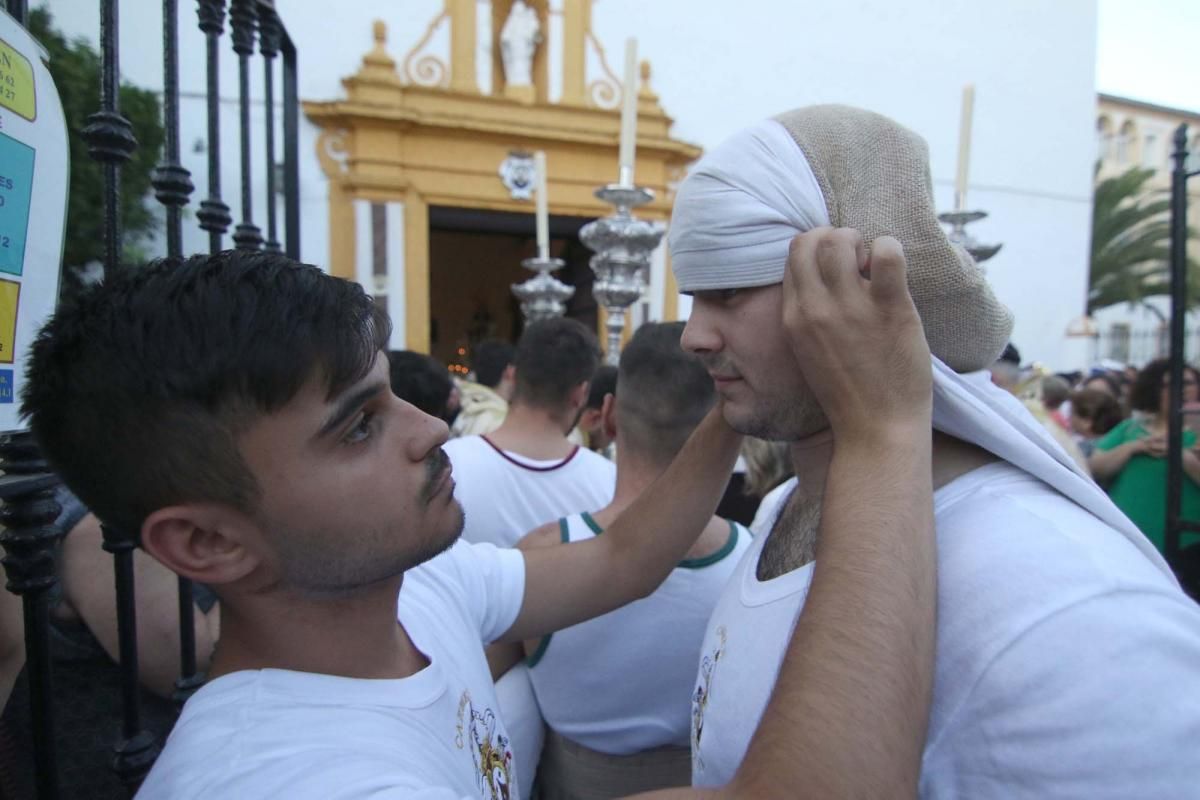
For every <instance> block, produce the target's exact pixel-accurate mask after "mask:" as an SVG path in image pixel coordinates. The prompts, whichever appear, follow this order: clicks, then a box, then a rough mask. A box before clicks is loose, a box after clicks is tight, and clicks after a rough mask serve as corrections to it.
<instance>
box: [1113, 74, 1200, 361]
mask: <svg viewBox="0 0 1200 800" xmlns="http://www.w3.org/2000/svg"><path fill="white" fill-rule="evenodd" d="M1180 125H1187V126H1188V137H1187V145H1188V150H1189V153H1190V156H1189V168H1190V169H1192V170H1195V169H1200V112H1197V111H1189V110H1186V109H1179V108H1169V107H1166V106H1159V105H1154V104H1151V103H1143V102H1141V101H1139V100H1132V99H1129V98H1125V97H1116V96H1113V95H1107V94H1101V95H1099V97H1098V102H1097V109H1096V150H1095V153H1096V160H1097V163H1098V164H1099V169H1098V171H1097V179H1098V180H1101V179H1104V178H1108V177H1111V176H1114V175H1119V174H1121V173H1123V172H1125V171H1127V170H1129V169H1131V168H1133V167H1139V168H1142V169H1152V170H1154V175H1153V176H1152V177H1151V178H1150V180H1149V181H1147V184H1146V190H1147V193H1149V194H1150V195H1152V196H1154V197H1162V198H1167V197H1169V196H1170V191H1171V170H1172V168H1173V166H1174V161H1173V160H1172V153H1174V151H1175V142H1174V139H1175V131H1176V130H1177V129H1178V128H1179V126H1180ZM1188 224H1189V225H1190V226H1191V227H1192V228H1195V229H1200V183H1197V181H1196V180H1195V179H1193V180H1192V181H1191V182H1190V184H1189V187H1188ZM1196 248H1197V245H1196V244H1195V243H1194V242H1193V243H1192V244H1191V247H1190V249H1191V252H1192V256H1193V258H1200V252H1197V249H1196ZM1170 313H1171V304H1170V298H1168V297H1167V296H1165V295H1163V296H1155V297H1149V298H1146V301H1145V304H1144V305H1143V306H1138V307H1130V306H1128V305H1126V304H1121V305H1117V306H1109V307H1108V308H1104V309H1100V310H1098V311H1096V312H1095V313H1094V314H1093V315H1092V330H1093V331H1094V333H1095V340H1094V342H1093V344H1092V353H1093V356H1094V358H1095V359H1096V360H1099V359H1107V360H1110V361H1118V362H1121V363H1129V364H1135V365H1138V366H1141V365H1143V364H1145V363H1146V362H1148V361H1151V360H1153V359H1155V358H1160V357H1164V356H1166V354H1167V350H1168V346H1169V343H1170V342H1169V334H1168V330H1167V325H1168V323H1167V321H1168V318H1169V316H1170ZM1198 323H1200V314H1198V313H1197V312H1192V313H1190V314H1189V315H1188V321H1187V330H1188V335H1187V337H1186V347H1187V350H1186V352H1187V355H1188V358H1190V359H1192V360H1193V361H1194V360H1196V359H1197V358H1198V357H1200V324H1198Z"/></svg>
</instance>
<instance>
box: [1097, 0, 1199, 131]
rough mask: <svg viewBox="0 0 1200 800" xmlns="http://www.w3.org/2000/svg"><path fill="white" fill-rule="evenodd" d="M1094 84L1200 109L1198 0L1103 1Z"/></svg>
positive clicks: (1108, 90)
mask: <svg viewBox="0 0 1200 800" xmlns="http://www.w3.org/2000/svg"><path fill="white" fill-rule="evenodd" d="M1098 27H1099V35H1098V42H1097V48H1096V88H1097V89H1098V90H1099V91H1101V92H1104V93H1105V94H1116V95H1121V96H1122V97H1131V98H1134V99H1137V100H1145V101H1148V102H1151V103H1159V104H1161V105H1166V106H1175V107H1177V108H1186V109H1190V110H1193V111H1197V112H1200V0H1099V26H1098Z"/></svg>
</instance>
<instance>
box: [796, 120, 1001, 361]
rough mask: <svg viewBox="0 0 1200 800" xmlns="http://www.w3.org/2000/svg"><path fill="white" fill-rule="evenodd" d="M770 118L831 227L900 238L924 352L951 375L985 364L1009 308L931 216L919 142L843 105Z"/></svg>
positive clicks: (997, 347) (869, 237)
mask: <svg viewBox="0 0 1200 800" xmlns="http://www.w3.org/2000/svg"><path fill="white" fill-rule="evenodd" d="M775 119H776V120H777V121H778V122H779V123H780V124H781V125H783V127H784V128H785V129H787V131H788V133H790V134H791V136H792V138H793V139H795V140H796V144H798V145H799V146H800V149H801V151H803V153H804V155H805V157H806V158H807V159H808V162H809V164H810V166H811V167H812V171H813V173H814V174H815V175H816V178H817V183H818V184H819V185H820V187H821V193H822V194H823V195H824V197H825V204H826V207H827V209H828V211H829V219H830V221H831V222H832V224H833V225H834V226H836V227H844V228H854V229H856V230H858V231H859V232H860V233H862V235H863V238H864V239H866V241H867V242H871V241H873V240H874V239H875V238H876V237H879V236H885V235H888V236H894V237H896V238H897V239H899V240H900V242H901V244H902V245H903V246H904V254H905V256H906V258H907V260H908V287H909V290H910V291H911V292H912V296H913V300H914V302H915V303H916V306H917V311H918V312H919V313H920V315H921V321H922V322H923V323H924V325H925V336H926V338H927V339H928V341H929V349H930V350H931V351H932V352H933V354H934V355H935V356H937V357H938V358H940V359H941V360H942V361H943V362H945V363H946V364H947V365H948V366H949V367H950V368H951V369H953V370H955V371H957V372H970V371H973V370H978V369H983V368H984V367H987V366H989V365H990V364H991V363H992V362H993V361H995V360H996V358H997V357H998V356H999V355H1000V352H1001V351H1002V350H1003V349H1004V345H1005V344H1006V343H1007V342H1008V338H1009V335H1010V334H1011V333H1012V325H1013V319H1012V314H1011V313H1010V312H1009V310H1008V309H1007V308H1005V307H1004V305H1003V304H1002V303H1001V302H1000V301H999V300H997V299H996V296H995V295H994V294H993V293H992V290H991V287H990V286H988V283H987V280H986V279H985V278H984V275H983V271H982V270H980V269H979V266H978V265H977V264H976V263H975V261H974V259H972V258H971V256H970V254H968V253H967V252H966V251H965V250H963V249H962V248H961V247H957V246H955V245H952V244H951V243H950V240H949V239H948V238H947V237H946V232H945V230H944V229H943V228H942V226H941V224H940V223H939V222H938V219H937V213H936V211H935V210H934V206H933V190H932V184H931V181H930V176H929V152H928V148H927V147H926V145H925V141H924V140H923V139H922V138H921V137H920V136H917V135H916V134H915V133H913V132H912V131H909V130H907V129H906V128H904V127H902V126H900V125H898V124H896V123H895V122H893V121H892V120H890V119H888V118H887V117H884V116H881V115H879V114H874V113H872V112H870V111H863V110H861V109H857V108H850V107H849V106H839V105H824V106H809V107H807V108H800V109H796V110H795V111H789V112H787V113H785V114H781V115H779V116H778V117H776V118H775Z"/></svg>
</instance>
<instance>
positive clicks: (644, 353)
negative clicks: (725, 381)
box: [617, 322, 717, 465]
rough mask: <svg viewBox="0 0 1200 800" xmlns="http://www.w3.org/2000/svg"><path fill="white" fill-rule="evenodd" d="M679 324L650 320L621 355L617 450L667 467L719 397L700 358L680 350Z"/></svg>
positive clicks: (681, 327)
mask: <svg viewBox="0 0 1200 800" xmlns="http://www.w3.org/2000/svg"><path fill="white" fill-rule="evenodd" d="M683 328H684V323H682V322H657V323H655V322H648V323H646V324H644V325H642V326H641V327H640V328H638V329H637V332H636V333H634V335H633V337H632V338H631V339H630V340H629V343H628V344H627V345H625V349H624V350H622V351H621V365H620V367H619V373H618V376H617V430H618V431H619V432H620V436H621V447H623V448H625V449H627V450H628V449H630V448H632V449H634V450H635V451H636V452H637V453H638V454H639V455H640V456H642V457H643V458H646V459H648V460H650V461H652V462H653V463H655V464H664V465H665V464H667V463H669V462H670V461H671V460H672V459H673V458H674V457H675V455H676V454H677V453H678V452H679V451H680V450H681V449H682V448H683V445H684V442H686V441H687V440H688V437H689V436H691V435H692V431H693V430H695V428H696V426H697V425H698V424H700V420H702V419H704V415H705V414H707V413H708V411H709V409H711V408H712V407H713V404H714V403H715V402H716V399H717V391H716V387H715V386H714V385H713V381H712V378H711V377H710V376H709V374H708V371H707V370H706V369H705V368H704V364H703V363H701V361H700V359H699V358H698V357H697V356H695V355H693V354H692V353H688V352H686V351H685V350H684V349H683V348H682V347H681V346H680V343H679V342H680V338H681V337H682V336H683Z"/></svg>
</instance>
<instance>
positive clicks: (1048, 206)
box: [49, 0, 1096, 368]
mask: <svg viewBox="0 0 1200 800" xmlns="http://www.w3.org/2000/svg"><path fill="white" fill-rule="evenodd" d="M95 5H96V4H95V3H94V2H91V0H52V2H50V3H49V6H50V8H51V10H52V11H53V12H54V13H55V15H56V17H57V18H58V22H59V24H60V25H62V26H63V27H64V28H66V29H67V31H68V33H70V34H72V35H85V36H88V37H89V38H92V39H94V38H95V31H96V30H97V27H98V15H97V11H96V9H95ZM278 7H279V10H280V13H281V16H282V18H283V19H284V20H285V21H286V24H287V27H288V29H289V31H290V32H291V35H292V38H293V40H294V41H295V42H296V45H297V48H298V50H299V52H300V94H301V97H302V98H304V99H310V100H324V99H331V98H335V97H338V96H340V95H341V79H342V78H343V77H345V76H347V75H350V74H352V73H353V72H354V71H355V70H356V69H357V68H358V65H359V63H360V59H361V56H362V55H363V54H364V53H365V52H366V51H367V50H368V49H369V47H370V46H371V43H372V39H371V22H372V20H374V19H375V18H377V17H378V18H382V19H383V20H385V21H386V22H387V23H388V27H389V45H388V47H389V51H390V53H391V55H392V56H393V57H394V58H395V59H396V60H397V61H399V60H401V59H402V58H403V56H404V54H405V52H406V51H407V50H408V48H409V47H410V46H411V45H412V44H414V43H415V42H416V41H417V39H418V38H419V37H420V36H421V34H422V33H423V31H424V29H425V26H426V24H427V23H428V22H429V21H430V20H431V19H432V18H433V17H434V16H435V15H436V14H437V13H438V11H439V10H440V8H441V3H440V2H438V0H405V1H404V2H403V3H400V2H392V3H386V4H384V3H379V2H377V0H342V2H339V3H338V4H337V5H336V7H335V8H332V9H331V8H330V7H327V6H320V7H318V5H316V4H313V3H311V2H307V1H306V0H279V2H278ZM160 8H161V6H160V4H159V3H157V2H154V0H126V1H125V2H124V3H123V4H122V9H121V10H122V72H123V74H124V75H125V76H126V77H127V78H128V79H130V80H133V81H135V82H137V83H140V84H142V85H148V86H161V62H160V58H161V53H160V50H159V45H158V42H159V41H160V38H159V37H160V34H159V30H160V28H159V26H160V25H161V12H160ZM180 20H181V23H180V24H181V29H182V31H183V35H182V42H181V47H182V50H181V61H182V64H183V73H184V78H183V81H182V86H183V89H184V91H189V92H197V93H198V92H200V91H202V90H203V85H204V84H203V82H204V62H203V39H202V37H201V36H200V34H199V32H198V31H197V30H196V27H195V10H194V5H193V4H192V3H181V9H180ZM593 21H594V26H595V30H596V33H597V36H598V37H599V38H600V40H601V41H602V42H604V43H605V46H606V48H607V50H608V51H609V53H610V63H613V57H614V56H619V53H620V51H621V46H622V45H621V43H622V42H623V40H624V39H625V37H626V36H629V35H636V36H637V37H638V39H639V52H640V53H641V55H642V57H643V58H648V59H650V60H651V62H652V64H653V67H654V71H653V84H654V87H655V90H656V91H657V92H658V93H659V94H660V96H661V98H662V102H663V105H664V107H665V108H666V110H667V113H668V114H670V115H672V116H673V117H675V119H676V128H675V132H676V135H677V136H680V137H682V138H685V139H688V140H691V141H694V142H696V143H698V144H700V145H702V146H704V147H706V148H711V147H713V146H714V145H716V144H718V143H719V142H720V141H721V140H723V139H724V138H725V137H727V136H729V135H730V134H732V133H734V132H735V131H737V130H738V129H740V128H741V127H743V126H745V125H748V124H750V123H752V122H754V121H756V120H758V119H761V118H762V117H765V116H770V115H772V114H775V113H779V112H781V111H785V110H787V109H789V108H794V107H796V106H800V105H806V104H811V103H820V102H842V103H849V104H853V105H859V106H863V107H866V108H870V109H872V110H875V111H879V112H882V113H884V114H887V115H889V116H892V117H894V118H895V119H897V120H898V121H900V122H902V123H904V124H905V125H908V126H909V127H911V128H913V129H914V130H916V131H917V132H919V133H920V134H921V135H923V136H924V137H925V138H926V139H927V140H928V142H929V145H930V152H931V156H932V167H933V177H934V186H935V191H936V194H937V199H938V202H939V205H940V207H942V208H949V207H950V205H951V200H952V191H953V186H952V184H953V176H954V169H955V158H956V152H957V135H958V118H959V103H960V100H961V90H962V85H963V84H964V83H966V82H973V83H975V84H976V106H975V125H974V131H975V135H974V141H973V146H972V158H971V181H970V183H971V188H970V195H969V205H970V206H971V207H972V208H981V209H984V210H986V211H988V212H989V213H990V214H991V216H990V217H989V219H987V220H984V221H983V222H980V223H976V224H975V225H974V226H972V232H973V233H974V234H975V235H976V238H978V239H981V240H983V241H987V242H1001V243H1003V245H1004V248H1003V250H1002V251H1001V252H1000V254H999V255H997V256H996V257H995V258H993V259H992V260H991V261H990V262H988V264H987V269H988V274H989V277H990V279H991V280H992V282H993V284H994V286H995V288H996V291H997V293H998V294H999V295H1000V297H1001V298H1002V299H1003V300H1004V301H1005V302H1006V303H1008V304H1009V306H1010V307H1011V308H1013V310H1014V312H1015V313H1016V318H1017V323H1016V329H1015V331H1014V334H1013V339H1014V341H1015V342H1016V344H1017V345H1018V347H1019V348H1020V349H1021V351H1022V354H1023V355H1026V357H1027V358H1028V359H1029V360H1039V361H1042V362H1043V363H1046V364H1048V365H1050V366H1052V367H1055V368H1068V367H1076V366H1082V364H1081V363H1079V360H1080V358H1081V356H1080V354H1079V352H1078V349H1077V348H1075V347H1074V346H1073V344H1072V343H1071V342H1070V341H1069V340H1067V339H1066V338H1065V336H1064V335H1063V334H1064V332H1065V330H1066V327H1067V324H1068V322H1069V321H1070V320H1071V319H1073V318H1074V317H1076V316H1078V315H1079V314H1080V313H1081V312H1082V310H1083V304H1084V298H1085V292H1086V282H1087V250H1088V236H1089V230H1088V227H1089V220H1090V205H1091V184H1092V162H1093V159H1094V155H1095V142H1094V139H1095V136H1094V121H1095V116H1094V114H1095V41H1096V8H1095V3H1094V0H1056V2H1054V3H1046V2H1041V1H1040V0H1005V2H1003V3H972V4H970V6H969V8H965V7H964V6H963V5H962V4H960V3H952V2H949V0H910V2H907V3H895V2H893V0H844V2H842V3H840V4H833V3H821V4H816V3H797V2H794V1H793V0H743V1H742V2H740V3H738V4H733V5H731V4H728V3H718V2H715V0H696V1H695V2H684V1H683V0H670V1H669V0H655V2H645V0H600V1H599V2H596V3H595V5H594V12H593ZM221 55H222V67H223V69H222V73H223V74H222V94H223V95H226V96H227V97H228V98H229V101H228V102H226V103H225V104H223V114H224V119H223V125H222V128H223V130H224V133H223V136H224V137H225V140H226V141H225V142H224V148H223V169H222V173H223V181H224V195H225V199H226V202H228V203H229V204H230V206H231V207H232V208H233V209H234V216H235V218H236V217H238V216H239V213H238V212H239V206H240V203H239V202H237V186H238V161H237V146H236V143H235V142H236V140H235V139H234V138H233V137H234V136H235V133H236V127H235V125H236V122H235V120H236V112H237V105H236V102H234V100H233V99H234V98H235V97H236V86H237V83H236V60H235V58H234V54H233V53H232V50H231V49H230V47H229V43H228V39H226V40H225V41H224V47H223V49H222V54H221ZM616 60H617V61H619V58H617V59H616ZM254 63H255V72H254V81H253V83H254V85H255V86H258V85H260V78H259V74H260V71H261V67H260V66H259V63H260V62H259V61H258V59H257V58H256V59H255V62H254ZM256 113H257V114H258V115H261V107H258V108H257V112H256ZM182 124H183V126H184V130H185V132H184V135H183V136H182V143H183V151H184V152H183V161H184V163H185V166H187V167H188V168H190V169H191V170H192V172H193V180H194V181H195V182H196V184H197V187H198V190H197V192H196V193H195V194H194V195H193V198H194V199H195V200H196V201H197V202H198V201H199V200H200V199H202V198H203V196H204V190H203V188H204V180H205V178H204V175H205V169H206V167H205V160H204V159H205V156H204V155H203V154H196V153H193V152H192V146H193V144H194V143H195V141H196V139H203V138H204V130H205V119H204V108H203V103H202V102H201V101H200V100H198V99H196V100H187V101H185V103H184V108H183V112H182ZM301 133H302V135H301V156H302V177H301V192H302V255H303V257H304V258H305V259H306V260H308V261H312V262H316V263H318V264H320V263H323V262H324V261H325V260H326V258H327V255H328V214H327V204H326V201H325V192H326V187H325V180H324V177H323V175H322V174H321V171H320V168H319V165H318V163H317V159H316V156H315V150H314V148H315V140H316V136H315V131H314V129H313V128H312V126H310V125H308V124H307V123H306V122H302V123H301ZM261 136H262V135H261V133H257V137H256V141H255V148H256V149H255V151H254V163H255V165H256V167H255V172H256V176H259V175H261V170H262V168H263V162H262V154H261V148H262V146H263V145H262V141H261ZM257 179H258V180H261V177H258V178H257ZM256 200H257V204H256V209H255V221H256V222H258V223H259V224H260V225H262V224H263V219H264V214H265V212H264V210H263V209H265V198H262V197H258V198H256ZM205 241H206V240H205V239H204V238H203V237H199V236H197V237H196V238H195V239H192V238H189V239H188V243H189V245H191V246H195V247H197V249H200V248H202V247H204V246H205V244H204V242H205ZM686 307H687V304H686V303H683V304H681V310H682V309H683V308H686Z"/></svg>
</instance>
